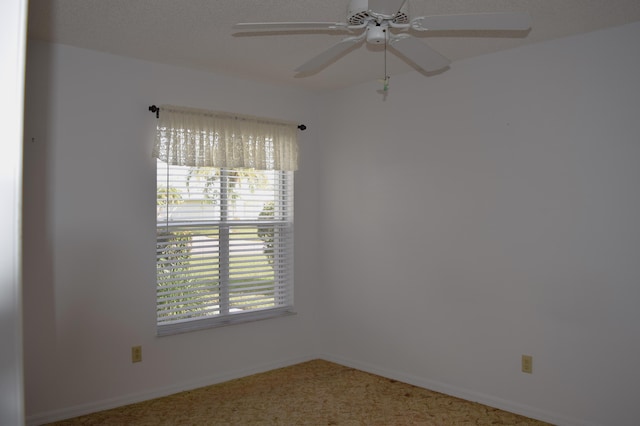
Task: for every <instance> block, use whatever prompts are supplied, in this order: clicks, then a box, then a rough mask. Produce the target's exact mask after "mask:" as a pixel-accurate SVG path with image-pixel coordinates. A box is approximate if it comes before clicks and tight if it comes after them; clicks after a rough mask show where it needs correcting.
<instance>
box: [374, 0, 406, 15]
mask: <svg viewBox="0 0 640 426" xmlns="http://www.w3.org/2000/svg"><path fill="white" fill-rule="evenodd" d="M405 1H406V0H369V6H368V8H369V10H370V11H372V12H375V13H379V14H381V15H387V16H391V15H394V14H395V13H396V12H397V11H399V10H400V8H401V7H402V5H403V4H404V2H405Z"/></svg>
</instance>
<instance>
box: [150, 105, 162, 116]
mask: <svg viewBox="0 0 640 426" xmlns="http://www.w3.org/2000/svg"><path fill="white" fill-rule="evenodd" d="M149 111H151V112H155V113H156V118H160V108H158V107H157V106H155V105H151V106H150V107H149Z"/></svg>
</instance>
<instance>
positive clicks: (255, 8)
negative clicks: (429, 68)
mask: <svg viewBox="0 0 640 426" xmlns="http://www.w3.org/2000/svg"><path fill="white" fill-rule="evenodd" d="M347 1H348V0H180V1H177V0H30V6H29V37H30V38H31V39H37V40H45V41H50V42H54V43H61V44H66V45H71V46H77V47H82V48H87V49H93V50H98V51H102V52H108V53H113V54H117V55H122V56H127V57H133V58H139V59H144V60H149V61H154V62H160V63H166V64H177V65H181V66H185V67H189V68H195V69H200V70H207V71H212V72H216V73H221V74H230V75H234V76H239V77H243V78H250V79H253V80H258V81H265V82H272V83H277V84H286V85H292V86H298V87H305V88H307V89H311V90H327V89H329V90H331V89H338V88H342V87H346V86H350V85H353V84H357V83H361V82H365V81H370V80H375V79H378V78H381V77H382V76H383V75H384V55H383V53H382V52H381V51H380V50H379V49H376V48H375V47H371V46H368V45H362V46H360V47H358V48H357V49H354V50H352V51H350V52H349V53H348V54H347V55H345V56H343V57H341V58H340V59H338V60H337V61H336V62H334V63H333V64H331V65H329V66H327V67H326V68H324V69H322V70H320V71H319V72H317V73H315V74H312V75H310V76H307V77H304V78H300V77H296V76H295V72H294V70H295V68H297V67H298V66H299V65H301V64H302V63H304V62H306V61H307V60H308V59H310V58H311V57H313V56H315V55H316V54H318V53H320V52H322V51H324V50H325V49H327V48H329V47H330V46H332V45H333V44H335V43H337V42H338V41H340V40H341V39H342V38H343V37H345V36H347V35H348V34H345V33H329V32H326V31H324V32H323V31H315V32H310V31H308V32H299V31H298V32H293V33H291V32H289V33H283V32H279V33H269V34H266V33H262V34H261V35H246V34H245V35H240V34H234V32H235V31H234V30H233V29H232V25H233V24H234V23H237V22H275V21H297V22H300V21H315V22H318V21H321V22H344V21H345V17H346V16H345V15H346V6H347ZM409 2H410V7H411V16H412V17H415V16H424V15H439V14H454V13H473V12H505V11H526V12H528V13H529V14H530V15H531V18H532V21H533V25H532V30H531V31H530V32H529V33H528V34H527V35H526V36H524V37H523V36H522V35H521V34H509V33H503V34H500V36H496V34H491V35H490V37H485V36H487V35H488V34H486V33H484V34H483V33H478V32H467V33H465V34H464V36H456V37H452V36H451V34H447V33H430V34H427V33H424V32H423V33H417V34H414V35H416V36H417V37H419V38H420V40H421V41H422V42H424V43H427V44H429V45H430V46H431V47H432V48H434V49H436V50H437V51H439V52H440V53H441V54H443V55H444V56H446V57H448V58H449V59H451V60H452V61H453V63H452V64H451V67H456V66H458V65H457V64H456V61H458V60H460V59H464V58H469V57H473V56H478V55H482V54H486V53H490V52H495V51H499V50H503V49H510V48H513V47H517V46H521V45H525V44H529V43H535V42H540V41H543V40H549V39H553V38H558V37H563V36H568V35H572V34H579V33H583V32H588V31H593V30H597V29H601V28H606V27H613V26H618V25H622V24H626V23H630V22H634V21H640V1H639V0H409ZM639 42H640V40H639ZM387 58H388V62H387V68H388V74H389V75H391V76H393V75H397V74H400V73H404V72H407V71H411V70H413V68H412V67H411V66H410V65H408V64H407V63H405V62H404V61H402V60H400V59H398V58H397V57H396V56H394V55H391V54H389V55H388V56H387ZM460 66H463V65H462V64H461V65H460ZM425 78H428V77H425Z"/></svg>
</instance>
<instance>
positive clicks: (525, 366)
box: [522, 355, 533, 374]
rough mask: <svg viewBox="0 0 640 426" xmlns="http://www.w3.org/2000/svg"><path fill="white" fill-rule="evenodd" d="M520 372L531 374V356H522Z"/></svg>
mask: <svg viewBox="0 0 640 426" xmlns="http://www.w3.org/2000/svg"><path fill="white" fill-rule="evenodd" d="M522 372H523V373H529V374H532V373H533V357H532V356H531V355H522Z"/></svg>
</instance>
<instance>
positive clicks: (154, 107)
mask: <svg viewBox="0 0 640 426" xmlns="http://www.w3.org/2000/svg"><path fill="white" fill-rule="evenodd" d="M149 111H151V112H155V113H156V118H160V108H158V107H157V106H155V105H151V106H150V107H149ZM298 129H300V130H307V126H305V125H304V124H299V125H298Z"/></svg>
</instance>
